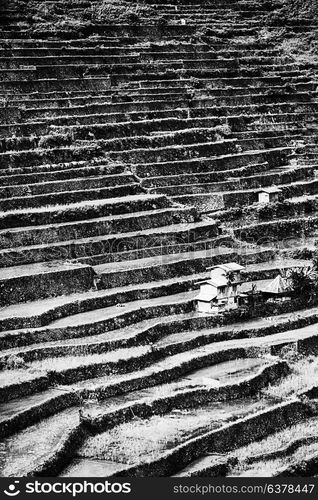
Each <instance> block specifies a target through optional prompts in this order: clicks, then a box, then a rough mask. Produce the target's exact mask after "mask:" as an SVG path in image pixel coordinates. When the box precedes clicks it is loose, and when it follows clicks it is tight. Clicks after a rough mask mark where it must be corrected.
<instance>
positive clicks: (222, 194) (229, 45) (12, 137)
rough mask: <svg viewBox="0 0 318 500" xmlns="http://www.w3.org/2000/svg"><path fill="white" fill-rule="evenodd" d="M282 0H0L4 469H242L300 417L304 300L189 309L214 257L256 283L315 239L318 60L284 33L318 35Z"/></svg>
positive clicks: (310, 398)
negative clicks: (267, 196) (285, 14)
mask: <svg viewBox="0 0 318 500" xmlns="http://www.w3.org/2000/svg"><path fill="white" fill-rule="evenodd" d="M106 3H107V5H105V4H106ZM109 4H111V7H110V6H109ZM279 5H280V4H276V3H272V2H268V1H265V0H264V1H263V0H259V1H258V2H257V3H255V1H252V0H240V1H237V0H209V1H206V2H195V1H194V0H183V1H177V0H169V1H165V0H162V1H160V2H159V1H158V2H155V1H154V0H148V1H147V2H145V3H138V5H137V4H136V3H135V2H132V1H131V2H128V1H127V2H123V1H118V2H117V1H113V2H101V1H97V0H85V1H84V0H80V1H75V0H64V1H56V2H49V1H48V2H43V1H42V2H37V1H36V0H33V1H32V2H23V1H22V0H16V2H14V3H10V6H8V5H7V6H6V5H5V4H3V5H2V16H1V23H2V24H1V29H0V107H1V113H0V172H1V181H2V182H1V187H0V244H1V247H0V301H1V309H0V349H1V351H0V394H1V397H2V400H3V403H2V404H1V407H0V435H1V439H2V443H1V446H2V448H1V449H4V450H5V453H4V454H2V455H1V457H0V471H1V474H2V475H12V476H17V475H20V474H23V475H24V474H33V475H56V474H60V473H63V474H66V475H78V474H81V473H83V474H84V475H88V474H89V473H91V472H92V471H93V473H94V474H97V475H102V476H105V475H111V474H123V473H128V474H131V475H147V474H149V475H173V474H176V473H181V474H184V473H185V474H188V473H191V474H192V473H198V474H201V473H202V474H203V473H204V472H202V471H205V470H207V471H208V472H207V474H211V475H213V474H215V473H217V474H221V473H222V474H225V473H230V471H232V472H233V474H236V473H238V470H241V469H233V470H232V467H233V466H234V465H235V464H237V457H234V458H233V454H232V451H233V448H234V447H246V446H247V445H248V444H249V441H250V440H254V439H260V438H264V439H265V438H266V437H267V435H269V434H272V433H274V432H278V431H279V430H283V429H284V428H285V427H289V426H290V425H292V424H296V423H297V422H299V423H300V424H301V423H304V422H305V421H306V419H307V418H309V417H310V418H315V411H316V410H315V404H316V402H315V401H316V400H315V398H316V397H317V395H316V389H314V390H311V391H310V390H309V389H310V387H311V384H312V380H313V379H314V376H315V373H316V371H315V370H316V364H315V363H316V358H315V357H314V356H315V354H316V350H317V335H316V332H315V325H316V323H317V321H318V312H317V307H316V302H315V300H312V301H311V302H308V300H307V298H306V297H298V299H294V300H291V301H289V302H287V303H281V304H275V303H274V304H267V305H266V307H261V306H260V307H258V308H257V307H256V308H255V310H254V311H253V317H251V313H250V311H247V310H240V311H239V312H234V313H229V314H226V315H224V317H214V316H202V315H201V314H199V313H198V312H196V311H195V308H194V298H195V296H196V295H197V288H198V285H197V283H198V281H200V280H202V279H203V278H206V276H207V275H208V272H207V268H208V267H211V266H213V265H215V264H218V263H224V262H228V261H236V262H240V263H241V264H243V265H245V266H246V270H245V272H244V279H245V280H246V282H247V285H246V286H247V287H251V286H252V283H253V282H255V281H259V282H261V283H263V284H266V283H267V282H268V280H269V279H272V278H274V277H275V276H276V275H277V273H278V272H279V271H282V272H284V271H285V270H287V269H289V268H291V267H294V266H295V265H299V264H308V260H306V261H304V260H303V257H306V259H308V258H311V256H312V253H313V251H314V249H315V246H316V240H317V230H318V211H317V210H316V208H317V207H318V180H317V154H318V150H317V149H318V145H317V117H318V115H317V110H318V100H317V61H316V60H315V59H312V58H307V60H305V61H304V60H302V59H299V58H298V57H294V56H292V55H291V54H290V53H289V52H288V51H287V49H286V44H287V45H288V42H289V41H290V40H294V39H299V38H300V37H302V38H304V37H315V36H316V33H317V26H316V24H315V23H314V22H313V21H312V19H311V18H310V17H307V16H304V17H297V18H296V17H295V18H291V19H288V20H287V21H286V22H285V23H284V28H283V31H281V27H280V26H279V25H278V23H277V18H276V17H275V15H276V14H275V12H274V11H275V10H276V9H277V8H278V7H279ZM116 9H117V10H116ZM118 9H119V10H118ZM270 11H271V16H269V12H270ZM272 187H276V188H279V190H280V191H279V199H278V200H275V201H274V202H271V203H269V204H267V205H266V206H265V207H264V206H262V205H259V204H258V196H259V192H260V190H261V189H262V188H272ZM301 258H302V260H301ZM286 346H287V347H288V348H286ZM302 367H304V368H302ZM302 370H303V372H302ZM310 370H311V371H310ZM289 371H291V375H290V377H291V378H286V376H287V374H288V372H289ZM295 374H300V375H304V376H303V377H302V378H303V380H304V383H303V384H302V386H301V387H299V386H297V391H298V392H302V395H300V396H299V394H296V392H297V391H296V390H292V391H290V392H288V387H290V386H291V385H293V383H294V379H293V378H292V377H293V376H295ZM275 384H282V385H279V386H278V388H276V389H277V390H276V391H275V390H273V391H272V392H271V389H270V387H271V385H275ZM284 384H285V385H284ZM288 384H289V385H288ZM280 388H281V395H280V394H279V391H280ZM283 389H284V390H283ZM264 391H265V392H264ZM211 415H213V418H212V419H211ZM132 419H134V420H133V422H131V420H132ZM213 419H214V420H213ZM119 424H123V425H122V426H121V425H119ZM224 426H225V430H220V429H221V428H222V429H223V427H224ZM154 429H156V433H154ZM167 429H169V435H165V432H166V433H167ZM246 429H249V432H245V431H246ZM237 430H239V432H237ZM157 431H158V432H157ZM96 434H97V435H98V438H96V439H95V437H94V436H95V435H96ZM154 435H156V436H157V440H155V442H154V441H153V438H152V437H151V436H154ZM140 436H143V437H144V445H143V446H141V447H140V448H138V446H139V444H138V443H140V439H139V437H140ZM239 436H240V437H239ZM248 436H249V437H248ZM192 438H193V439H192ZM194 438H195V439H194ZM127 439H129V440H131V442H133V441H134V442H135V447H133V446H132V447H131V450H132V453H131V454H130V455H129V454H128V452H127V450H126V449H125V443H126V442H127ZM280 442H281V441H280V440H279V439H277V446H278V445H279V443H280ZM217 443H221V444H222V446H223V449H224V451H226V452H229V456H226V457H223V458H224V462H222V463H214V462H213V463H208V466H207V464H206V460H208V459H207V457H208V456H209V453H214V454H215V453H220V446H221V445H220V444H219V445H218V444H217ZM109 449H112V450H113V451H114V452H113V454H112V456H109V455H108V454H107V453H108V452H107V451H105V450H109ZM314 452H315V450H314V451H312V453H313V454H314ZM202 453H203V454H207V455H204V456H203V457H202V456H200V455H202ZM246 453H248V451H247V452H246ZM149 457H152V458H151V459H150V458H149ZM196 460H203V464H202V463H201V462H200V464H199V465H198V467H197V465H196V463H195V461H196ZM233 460H234V462H233ZM293 460H294V462H295V463H298V462H299V460H300V459H299V457H298V458H297V457H294V458H293ZM297 460H298V462H297ZM177 464H178V467H179V469H183V468H185V467H190V469H189V470H190V472H189V471H188V472H184V471H183V472H180V471H178V470H177V468H178V467H177ZM244 467H246V464H244ZM244 467H243V469H244ZM309 467H310V464H309V465H308V468H309ZM193 468H194V469H193ZM244 470H245V469H244ZM232 472H231V473H232Z"/></svg>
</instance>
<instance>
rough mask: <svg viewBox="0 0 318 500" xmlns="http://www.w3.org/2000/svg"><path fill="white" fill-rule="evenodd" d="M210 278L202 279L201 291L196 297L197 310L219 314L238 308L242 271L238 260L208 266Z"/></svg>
mask: <svg viewBox="0 0 318 500" xmlns="http://www.w3.org/2000/svg"><path fill="white" fill-rule="evenodd" d="M208 269H210V270H211V272H210V279H209V280H206V281H201V282H200V283H199V284H200V293H199V295H198V296H197V297H196V305H197V310H198V311H199V312H202V313H209V314H218V313H220V312H223V311H228V310H231V309H237V308H238V297H239V286H240V283H241V271H242V270H243V269H244V267H243V266H241V265H240V264H236V262H229V263H227V264H221V265H217V266H213V267H211V268H208Z"/></svg>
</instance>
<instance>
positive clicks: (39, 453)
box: [1, 359, 283, 476]
mask: <svg viewBox="0 0 318 500" xmlns="http://www.w3.org/2000/svg"><path fill="white" fill-rule="evenodd" d="M242 361H244V360H242ZM253 362H254V365H255V363H256V360H253V359H251V360H250V365H251V370H250V377H246V378H244V375H242V376H241V379H240V378H239V377H237V379H236V380H237V382H236V383H237V384H238V385H240V386H241V387H242V389H245V391H246V393H248V389H247V387H246V386H247V385H248V380H252V379H254V378H255V379H260V380H261V383H262V385H265V386H266V385H267V384H268V380H267V379H269V380H270V379H271V378H274V377H275V371H276V373H277V375H276V376H280V374H283V366H279V364H278V363H276V365H275V363H274V362H273V364H272V365H270V364H269V363H266V361H264V366H263V368H261V369H259V370H258V371H257V368H256V367H254V365H253ZM281 365H282V364H281ZM256 366H257V365H256ZM258 366H262V365H261V363H260V362H259V361H258ZM214 372H216V373H217V371H216V370H214ZM195 375H196V374H195V373H194V374H193V377H194V378H195ZM198 376H199V374H198ZM211 376H212V377H213V369H212V370H211ZM222 382H223V383H221V386H224V392H226V391H227V392H228V393H230V392H231V389H232V386H233V389H234V384H233V381H232V384H231V382H230V383H228V384H226V378H225V377H224V381H222ZM187 383H189V382H188V380H187V379H185V380H184V379H180V382H179V386H178V388H179V393H180V397H181V398H182V396H183V395H184V396H188V397H189V398H191V399H193V400H194V403H193V404H194V406H197V402H196V397H197V396H198V395H199V391H195V390H191V388H190V389H188V387H187V385H186V384H187ZM182 384H183V385H184V389H183V390H182ZM190 387H191V386H190ZM165 389H166V387H165V386H163V390H165ZM220 391H222V389H220ZM234 391H235V389H234ZM234 391H233V392H234ZM201 392H203V393H206V396H207V399H208V400H213V399H214V397H215V394H213V389H210V388H209V387H207V386H204V385H203V386H202V389H201ZM147 396H148V397H147ZM213 396H214V397H213ZM136 398H137V401H136V403H135V405H132V404H130V406H132V407H136V408H138V405H140V406H144V405H145V404H146V405H147V403H148V402H150V401H152V402H153V405H155V403H156V402H157V404H158V403H160V402H161V401H162V402H163V400H162V397H161V398H160V396H159V395H157V394H156V391H151V390H150V391H149V395H147V394H145V391H140V392H139V393H136ZM167 398H168V400H169V399H171V402H172V401H173V400H174V399H175V398H174V397H173V396H172V395H171V394H169V393H168V396H167ZM122 399H123V402H122V403H121V404H120V399H118V400H117V401H116V399H115V398H113V401H112V400H111V401H110V404H111V405H112V406H111V409H112V413H113V415H116V414H117V415H118V416H119V415H120V413H121V412H122V411H123V409H124V408H125V405H124V398H122ZM148 404H149V403H148ZM177 404H178V403H177ZM126 406H127V403H126ZM150 406H152V405H150ZM178 406H179V405H178ZM154 413H155V414H156V410H155V411H154ZM105 417H106V415H105ZM66 420H67V425H66V426H65V421H66ZM44 424H46V426H45V427H44ZM46 429H50V432H51V433H52V434H51V436H50V440H46V446H48V447H49V453H48V457H47V456H45V455H44V453H43V449H44V438H43V434H44V435H46V432H47V431H46ZM39 433H40V434H42V438H41V439H40V441H39V442H38V443H37V439H36V436H37V434H39ZM84 436H85V433H84V429H83V425H81V422H80V419H79V411H78V408H73V409H69V410H64V411H63V412H61V413H60V414H59V415H56V416H55V417H50V418H47V419H46V420H44V422H43V423H41V424H37V425H34V426H31V427H30V428H29V429H27V430H25V431H23V432H20V433H19V434H18V436H13V437H11V438H7V439H6V440H4V441H3V445H4V446H5V447H6V448H10V449H11V450H15V449H16V448H17V446H18V441H17V437H19V443H20V444H19V455H20V457H21V455H22V457H24V455H27V456H28V460H27V464H28V465H27V466H26V464H25V460H23V459H22V457H21V458H20V460H19V459H18V460H14V461H13V462H12V461H11V462H10V463H9V462H4V463H3V464H2V467H1V473H2V474H5V475H6V476H11V475H16V474H18V473H19V474H21V473H22V474H31V473H32V472H33V474H34V473H36V471H38V473H39V472H40V471H42V474H43V473H45V472H47V471H48V470H50V471H51V472H53V471H55V473H56V472H58V471H59V470H60V468H61V467H62V461H63V458H64V456H63V455H64V454H65V452H66V446H67V444H68V445H69V448H70V449H71V450H72V449H73V450H74V451H75V448H76V447H77V446H79V444H80V443H81V442H82V441H83V439H84ZM27 441H28V443H29V444H28V446H26V443H27ZM21 443H22V446H21ZM30 449H31V452H30ZM21 450H23V451H22V453H21ZM63 451H64V453H63ZM69 452H70V450H68V453H69ZM30 455H31V460H30ZM21 459H22V460H21ZM64 460H65V458H64ZM23 466H24V467H23Z"/></svg>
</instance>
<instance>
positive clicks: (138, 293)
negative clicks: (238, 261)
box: [0, 258, 310, 331]
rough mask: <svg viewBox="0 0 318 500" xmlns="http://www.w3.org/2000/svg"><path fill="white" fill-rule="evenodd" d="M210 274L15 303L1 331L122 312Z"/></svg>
mask: <svg viewBox="0 0 318 500" xmlns="http://www.w3.org/2000/svg"><path fill="white" fill-rule="evenodd" d="M308 265H310V262H309V261H300V260H294V259H289V258H284V259H275V260H273V261H269V262H263V263H257V264H252V265H248V266H247V268H246V273H245V272H244V273H243V278H246V279H247V280H248V281H251V280H267V279H272V278H274V277H276V276H277V273H278V272H279V271H280V270H282V269H284V270H287V269H290V268H292V267H297V266H308ZM207 277H208V272H207V271H206V270H205V271H203V272H202V273H199V274H194V275H186V276H180V277H179V278H178V281H177V282H176V280H175V279H174V278H172V279H164V280H162V281H157V282H148V283H143V284H141V285H134V286H133V285H131V287H130V288H129V290H127V288H126V287H121V288H113V289H110V290H90V291H89V292H82V293H80V294H70V295H65V296H61V297H54V298H50V299H45V300H40V301H34V302H28V303H26V304H21V303H20V304H13V305H11V306H8V307H4V308H2V309H1V314H0V321H1V330H2V331H3V330H11V329H15V328H17V329H21V328H36V327H41V326H44V325H47V324H49V323H51V322H52V321H54V320H57V319H59V318H66V317H67V316H69V315H74V314H80V313H85V312H88V311H93V310H95V309H101V308H106V307H112V306H115V305H117V306H118V307H119V309H118V314H120V313H121V312H124V311H125V309H121V305H122V306H123V307H124V304H126V303H130V302H131V301H136V300H139V301H140V300H146V299H152V298H157V297H166V296H171V295H172V296H174V295H175V294H178V293H186V292H191V290H192V289H193V287H194V283H197V282H199V281H202V280H203V279H206V278H207ZM171 300H173V298H171ZM20 325H22V326H20Z"/></svg>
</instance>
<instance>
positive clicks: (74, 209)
mask: <svg viewBox="0 0 318 500" xmlns="http://www.w3.org/2000/svg"><path fill="white" fill-rule="evenodd" d="M170 206H171V203H170V202H169V200H168V199H167V198H166V196H162V195H147V194H138V195H134V196H125V197H122V198H110V199H107V200H91V201H85V202H79V203H70V204H68V205H60V206H48V207H42V208H41V210H38V209H32V208H30V209H26V210H16V211H12V212H2V213H0V227H1V228H2V229H5V228H13V227H26V226H35V225H41V226H42V225H47V224H52V223H53V224H56V223H64V222H73V221H81V220H87V219H88V218H96V217H108V216H111V215H121V214H127V213H129V212H141V211H143V210H147V211H149V210H154V209H157V208H158V209H160V208H167V207H170Z"/></svg>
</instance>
